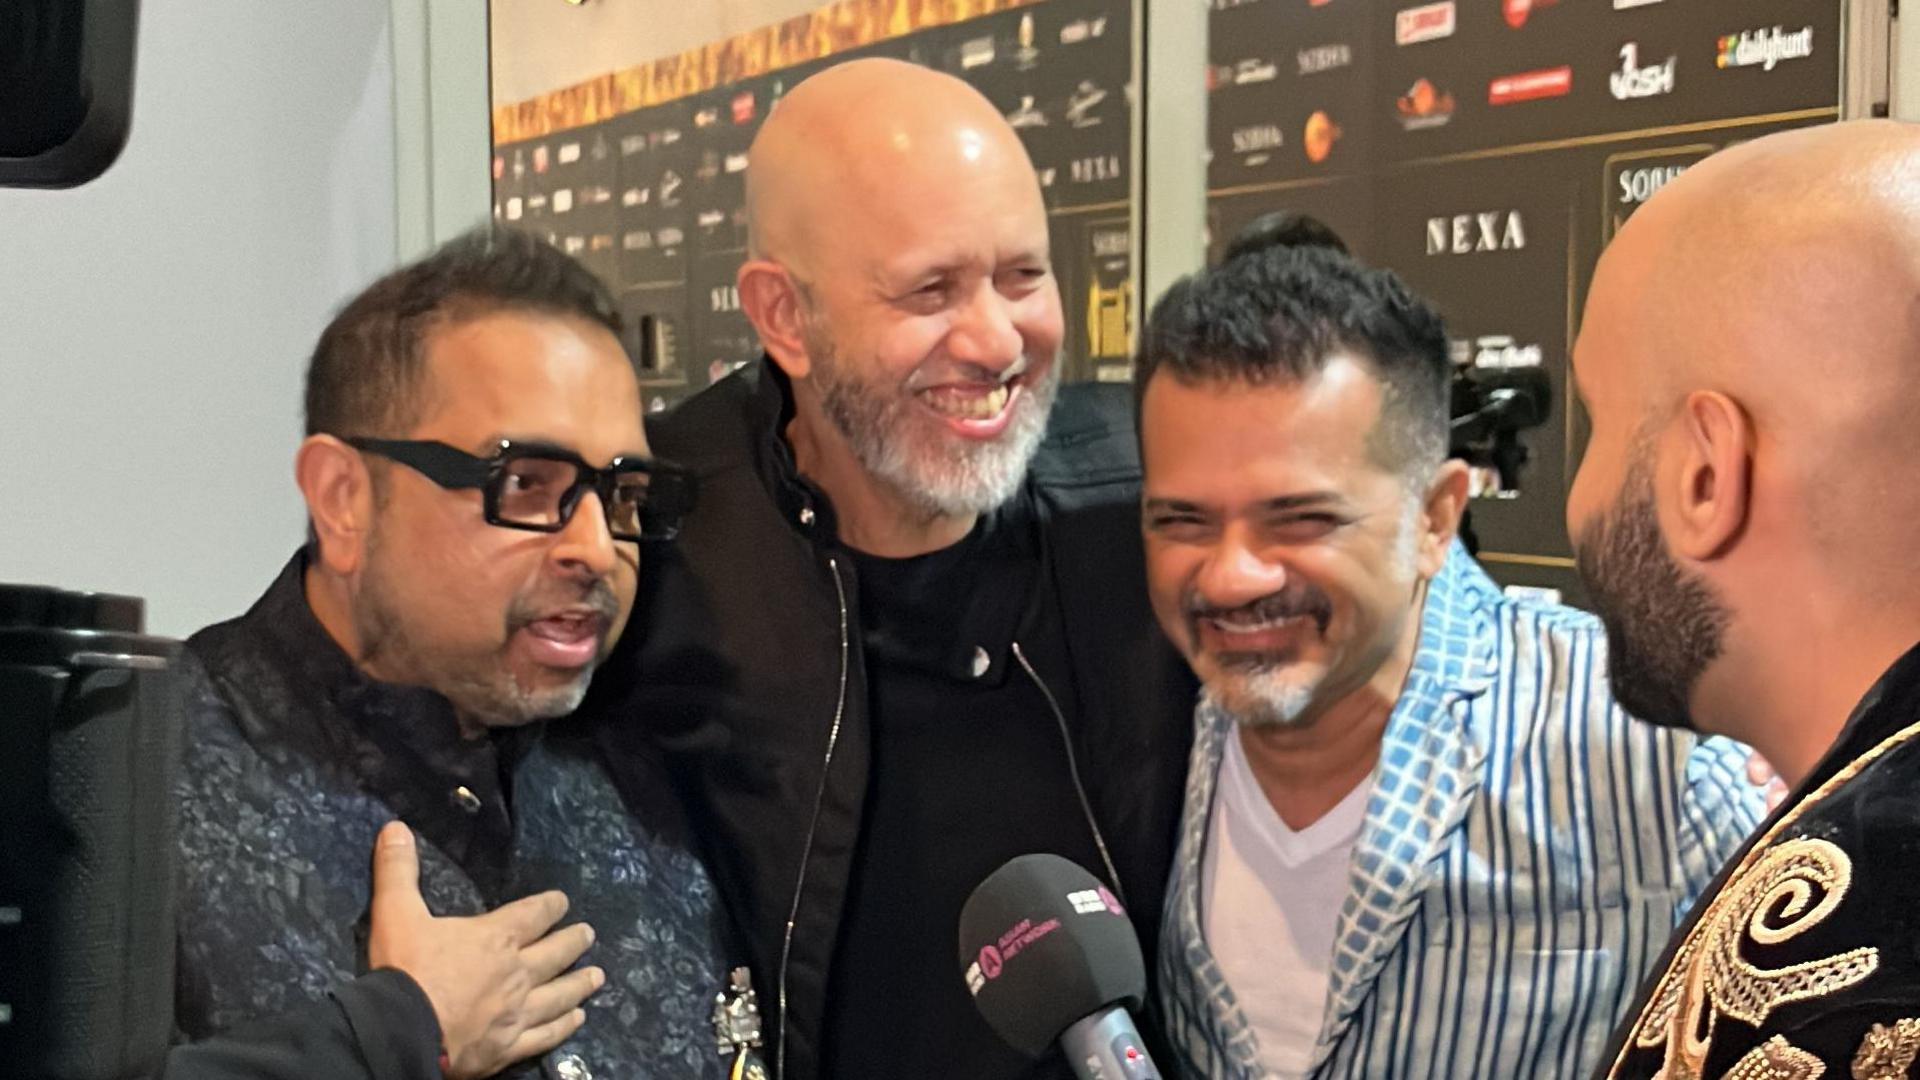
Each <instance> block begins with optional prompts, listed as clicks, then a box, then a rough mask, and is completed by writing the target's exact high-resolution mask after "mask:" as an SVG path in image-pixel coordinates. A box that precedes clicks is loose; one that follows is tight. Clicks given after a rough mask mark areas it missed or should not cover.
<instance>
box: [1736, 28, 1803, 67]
mask: <svg viewBox="0 0 1920 1080" xmlns="http://www.w3.org/2000/svg"><path fill="white" fill-rule="evenodd" d="M1812 55H1813V27H1811V26H1806V27H1802V28H1800V29H1799V30H1796V31H1794V32H1793V33H1788V32H1787V28H1786V27H1784V26H1775V27H1772V28H1771V29H1762V30H1743V31H1741V32H1740V33H1738V34H1727V35H1725V36H1723V37H1722V38H1721V39H1720V54H1719V56H1717V57H1716V58H1715V59H1714V66H1715V67H1722V68H1730V67H1758V68H1759V69H1760V70H1762V71H1772V70H1773V69H1774V66H1775V65H1777V64H1778V63H1780V61H1782V60H1804V59H1806V58H1807V57H1809V56H1812Z"/></svg>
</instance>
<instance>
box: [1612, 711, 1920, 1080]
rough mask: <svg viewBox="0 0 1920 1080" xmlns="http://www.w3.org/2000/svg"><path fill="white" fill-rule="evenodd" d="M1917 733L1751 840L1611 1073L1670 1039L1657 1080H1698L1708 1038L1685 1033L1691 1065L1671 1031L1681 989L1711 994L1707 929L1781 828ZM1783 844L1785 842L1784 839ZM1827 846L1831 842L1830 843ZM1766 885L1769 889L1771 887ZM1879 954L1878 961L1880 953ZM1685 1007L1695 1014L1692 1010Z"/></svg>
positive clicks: (1836, 777)
mask: <svg viewBox="0 0 1920 1080" xmlns="http://www.w3.org/2000/svg"><path fill="white" fill-rule="evenodd" d="M1915 736H1920V724H1911V725H1909V726H1907V727H1905V728H1902V729H1901V730H1899V731H1897V732H1895V733H1894V734H1892V735H1890V736H1888V737H1887V738H1886V739H1884V740H1882V741H1881V742H1880V743H1879V744H1878V745H1876V746H1874V747H1873V748H1872V749H1870V750H1868V751H1866V752H1865V753H1863V754H1861V755H1860V756H1859V757H1856V758H1854V759H1853V760H1852V761H1850V762H1848V763H1847V764H1846V766H1845V767H1843V768H1841V769H1840V770H1839V771H1837V772H1835V773H1834V774H1833V775H1832V776H1830V777H1828V778H1827V779H1826V780H1825V781H1823V782H1822V783H1821V784H1820V786H1819V787H1818V788H1816V789H1815V790H1813V791H1810V792H1808V793H1807V794H1806V796H1805V797H1804V798H1802V799H1801V800H1800V801H1799V802H1797V803H1795V804H1794V805H1793V806H1792V807H1789V808H1788V810H1787V812H1786V813H1784V814H1782V815H1780V817H1779V818H1778V819H1776V820H1775V821H1774V822H1773V824H1772V825H1771V826H1769V827H1768V828H1767V831H1766V834H1765V835H1764V836H1761V837H1759V838H1758V839H1756V840H1754V841H1753V843H1752V844H1751V845H1749V846H1748V848H1747V850H1746V852H1745V853H1744V854H1742V855H1741V857H1740V866H1739V868H1738V869H1736V870H1735V871H1734V872H1733V874H1732V875H1731V876H1730V877H1729V878H1728V880H1727V887H1726V888H1723V889H1721V890H1720V892H1719V893H1718V894H1716V895H1715V896H1713V897H1712V898H1711V900H1710V901H1708V906H1707V909H1706V911H1704V912H1702V913H1701V916H1700V918H1699V919H1698V920H1697V921H1696V922H1695V924H1694V926H1693V928H1692V930H1691V931H1689V933H1688V934H1687V938H1686V940H1685V941H1684V942H1683V943H1682V945H1681V947H1680V948H1679V949H1678V950H1677V951H1676V952H1675V953H1674V957H1673V961H1672V962H1671V963H1670V964H1669V965H1668V966H1667V970H1666V972H1665V973H1664V974H1663V975H1661V977H1660V982H1659V983H1658V984H1656V986H1655V988H1654V992H1653V994H1652V995H1651V997H1650V998H1649V999H1648V1001H1647V1005H1646V1007H1645V1008H1644V1009H1643V1010H1642V1011H1641V1013H1640V1018H1639V1020H1638V1021H1636V1023H1635V1025H1634V1035H1633V1037H1632V1038H1629V1039H1627V1040H1626V1041H1625V1042H1624V1043H1623V1044H1622V1045H1621V1047H1620V1052H1619V1055H1618V1056H1617V1057H1615V1058H1614V1061H1613V1068H1612V1070H1611V1071H1610V1073H1609V1075H1610V1076H1618V1075H1620V1070H1621V1067H1622V1066H1624V1065H1625V1064H1626V1061H1627V1055H1628V1054H1630V1053H1632V1052H1633V1051H1634V1050H1635V1049H1651V1048H1652V1047H1656V1046H1659V1045H1661V1044H1662V1043H1667V1044H1668V1045H1667V1052H1666V1058H1667V1060H1666V1062H1665V1063H1664V1064H1663V1065H1662V1067H1661V1070H1660V1072H1659V1073H1657V1074H1656V1077H1657V1078H1658V1080H1699V1073H1698V1069H1699V1064H1698V1062H1700V1061H1704V1060H1705V1057H1706V1047H1707V1044H1708V1043H1707V1040H1706V1039H1696V1038H1692V1037H1691V1036H1692V1035H1693V1034H1694V1033H1692V1032H1687V1033H1686V1034H1687V1035H1688V1036H1689V1037H1688V1038H1687V1039H1686V1041H1687V1042H1692V1043H1696V1044H1697V1053H1698V1057H1697V1058H1693V1057H1692V1055H1691V1054H1690V1055H1688V1058H1691V1059H1692V1060H1694V1062H1695V1064H1694V1065H1693V1067H1692V1071H1689V1070H1688V1067H1687V1064H1686V1060H1687V1059H1681V1060H1678V1061H1676V1060H1675V1053H1674V1049H1675V1048H1674V1045H1673V1042H1672V1041H1670V1039H1669V1035H1670V1033H1672V1032H1674V1031H1675V1024H1676V1021H1677V1020H1678V1018H1679V1016H1680V1015H1681V1013H1682V1011H1683V1010H1682V997H1683V992H1685V995H1686V996H1687V998H1688V1000H1689V1001H1690V1002H1691V1003H1694V1004H1698V1003H1700V1002H1702V1001H1704V1000H1706V999H1707V994H1706V990H1707V988H1706V986H1705V985H1704V979H1703V976H1704V973H1705V969H1706V966H1707V965H1706V964H1704V963H1702V962H1701V942H1702V940H1703V939H1704V938H1705V937H1706V936H1707V935H1708V934H1710V933H1712V932H1713V931H1714V930H1715V929H1716V928H1717V927H1723V926H1724V924H1725V923H1726V922H1727V921H1728V920H1726V918H1725V916H1724V915H1723V914H1722V912H1723V910H1724V909H1725V908H1726V907H1727V906H1728V901H1729V894H1730V893H1731V892H1733V891H1735V890H1736V889H1737V888H1738V887H1739V886H1740V884H1741V883H1742V882H1744V881H1745V880H1746V879H1747V878H1748V877H1749V876H1750V875H1754V874H1755V872H1756V871H1757V870H1758V868H1759V864H1760V863H1762V862H1764V861H1766V860H1769V859H1770V858H1771V857H1772V853H1773V851H1774V850H1775V849H1772V848H1769V847H1768V845H1769V844H1771V843H1772V842H1773V841H1774V839H1775V838H1776V837H1778V836H1779V835H1780V834H1781V833H1782V832H1783V831H1785V830H1786V829H1788V828H1790V827H1791V826H1793V824H1794V823H1796V822H1797V821H1799V820H1800V818H1801V817H1802V816H1803V815H1805V814H1806V813H1807V812H1808V811H1810V810H1812V809H1813V808H1814V807H1816V806H1818V805H1819V804H1820V803H1821V802H1823V801H1825V799H1826V798H1827V797H1828V796H1829V795H1832V794H1833V793H1834V792H1835V791H1838V790H1839V789H1840V788H1841V787H1844V786H1845V785H1846V784H1847V783H1849V782H1851V781H1852V780H1853V778H1854V777H1856V776H1858V775H1860V773H1861V772H1862V771H1864V770H1865V769H1866V768H1867V767H1868V766H1870V765H1872V764H1873V763H1874V762H1876V761H1878V760H1879V759H1880V758H1882V757H1884V756H1886V755H1887V754H1889V753H1891V752H1893V751H1894V750H1897V749H1899V748H1900V747H1901V746H1903V745H1905V744H1906V743H1907V742H1909V741H1911V740H1912V739H1913V738H1914V737H1915ZM1782 846H1783V847H1784V846H1785V845H1782ZM1828 846H1829V847H1831V846H1832V845H1828ZM1834 850H1836V851H1838V850H1839V849H1838V848H1835V849H1834ZM1841 854H1842V856H1843V858H1844V854H1845V853H1844V852H1842V853H1841ZM1848 880H1849V881H1851V874H1849V875H1848ZM1801 888H1804V886H1801ZM1763 891H1764V892H1768V893H1771V892H1772V891H1773V890H1763ZM1782 914H1783V915H1785V914H1786V913H1784V912H1783V913H1782ZM1823 917H1824V916H1823ZM1733 921H1740V920H1733ZM1805 923H1806V920H1805V918H1804V917H1802V918H1800V919H1799V920H1798V922H1797V923H1796V924H1793V925H1798V926H1799V928H1800V929H1805ZM1779 929H1780V931H1782V932H1784V931H1785V929H1786V928H1784V927H1783V928H1779ZM1793 932H1794V933H1798V932H1799V930H1794V931H1793ZM1872 951H1873V950H1870V949H1869V950H1855V953H1863V952H1872ZM1855 953H1849V954H1847V955H1848V956H1853V955H1855ZM1736 959H1737V953H1736ZM1841 959H1844V958H1843V957H1835V958H1833V960H1834V961H1838V960H1841ZM1875 959H1876V961H1877V954H1876V957H1875ZM1826 962H1828V963H1831V962H1833V961H1826ZM1801 966H1804V965H1801ZM1869 973H1871V969H1869V971H1868V972H1866V973H1862V974H1861V975H1860V976H1859V977H1860V978H1865V977H1866V974H1869ZM1843 985H1846V984H1841V985H1832V986H1828V987H1826V988H1825V989H1823V990H1821V991H1819V993H1832V992H1834V991H1836V990H1839V989H1841V988H1842V986H1843ZM1816 996H1817V995H1816ZM1780 1003H1781V1002H1776V1004H1780ZM1687 1011H1688V1012H1689V1014H1690V1015H1691V1010H1687ZM1707 1019H1709V1020H1710V1019H1711V1017H1707ZM1683 1030H1684V1029H1683ZM1709 1038H1710V1035H1709Z"/></svg>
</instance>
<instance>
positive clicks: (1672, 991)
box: [1634, 838, 1880, 1080]
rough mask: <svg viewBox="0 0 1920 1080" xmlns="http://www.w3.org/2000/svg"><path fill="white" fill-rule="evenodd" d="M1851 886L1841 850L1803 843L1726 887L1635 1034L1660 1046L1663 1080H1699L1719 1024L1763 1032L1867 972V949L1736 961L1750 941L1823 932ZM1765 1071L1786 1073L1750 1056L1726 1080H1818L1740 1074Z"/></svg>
mask: <svg viewBox="0 0 1920 1080" xmlns="http://www.w3.org/2000/svg"><path fill="white" fill-rule="evenodd" d="M1852 883H1853V862H1852V860H1851V859H1850V858H1848V856H1847V853H1846V852H1845V851H1843V850H1842V849H1841V848H1840V847H1839V846H1838V845H1836V844H1834V843H1832V842H1831V841H1827V840H1815V839H1805V838H1802V839H1796V840H1788V841H1786V842H1784V843H1781V844H1780V845H1778V846H1776V847H1774V848H1771V849H1769V850H1768V851H1766V852H1765V853H1764V854H1763V855H1761V856H1760V858H1759V859H1758V860H1757V861H1755V862H1753V863H1751V864H1750V865H1749V866H1748V867H1747V868H1746V869H1744V870H1743V871H1742V872H1741V873H1740V874H1739V875H1737V876H1736V877H1735V878H1733V879H1732V880H1730V881H1728V882H1727V884H1726V886H1725V887H1724V888H1722V889H1721V890H1720V894H1719V895H1718V896H1716V897H1715V898H1714V899H1713V902H1712V906H1711V907H1709V908H1708V909H1707V912H1706V914H1705V915H1704V916H1702V918H1701V919H1700V921H1699V923H1698V924H1696V925H1695V926H1694V928H1693V933H1692V934H1691V935H1689V937H1688V939H1687V941H1686V943H1685V944H1684V945H1683V946H1682V947H1681V951H1680V953H1679V954H1678V955H1676V956H1675V957H1674V962H1673V965H1672V966H1671V967H1669V968H1668V970H1667V974H1666V975H1665V976H1664V977H1663V978H1662V979H1661V982H1660V985H1659V987H1658V988H1657V990H1656V991H1655V994H1654V997H1653V999H1652V1001H1650V1002H1649V1004H1648V1007H1647V1010H1646V1012H1644V1013H1643V1014H1642V1015H1641V1019H1640V1024H1639V1026H1638V1027H1637V1029H1636V1031H1635V1036H1634V1042H1635V1043H1636V1044H1637V1045H1639V1046H1641V1047H1643V1048H1649V1049H1650V1048H1652V1047H1656V1046H1659V1045H1661V1044H1662V1043H1665V1044H1666V1052H1665V1055H1664V1061H1663V1064H1662V1067H1661V1072H1660V1075H1661V1077H1663V1080H1699V1078H1700V1077H1701V1075H1702V1072H1701V1070H1702V1069H1703V1068H1704V1067H1705V1064H1706V1060H1707V1053H1708V1051H1709V1050H1710V1049H1711V1047H1712V1045H1713V1034H1714V1028H1715V1026H1716V1025H1717V1024H1718V1022H1719V1019H1720V1017H1722V1016H1725V1017H1728V1018H1731V1019H1734V1020H1739V1021H1741V1022H1743V1023H1746V1024H1749V1025H1752V1026H1753V1027H1761V1026H1763V1025H1764V1023H1765V1022H1766V1019H1767V1016H1768V1014H1770V1013H1771V1012H1773V1010H1774V1009H1776V1008H1779V1007H1780V1006H1782V1005H1785V1004H1788V1003H1790V1002H1795V1001H1806V1000H1808V999H1811V998H1818V997H1825V996H1826V995H1828V994H1832V993H1835V992H1837V991H1839V990H1843V989H1845V988H1847V987H1849V986H1852V985H1854V984H1855V983H1857V982H1859V981H1860V980H1862V979H1864V978H1866V977H1867V976H1869V975H1871V974H1873V972H1874V971H1875V970H1876V969H1877V968H1878V967H1879V966H1880V952H1879V950H1878V949H1876V948H1873V947H1872V946H1866V947H1862V948H1858V949H1852V950H1849V951H1847V952H1844V953H1841V954H1839V955H1837V956H1832V957H1828V958H1826V959H1823V960H1810V961H1807V962H1805V963H1800V964H1790V965H1788V966H1786V967H1782V968H1761V967H1758V966H1756V965H1754V964H1753V963H1751V962H1749V961H1748V960H1747V959H1746V958H1745V957H1744V956H1742V955H1741V946H1742V945H1743V944H1744V943H1745V942H1746V941H1748V940H1751V941H1752V942H1754V943H1755V944H1758V945H1777V944H1779V943H1781V942H1784V941H1788V940H1791V939H1792V938H1794V937H1797V936H1799V935H1800V934H1803V933H1805V932H1806V931H1807V930H1809V929H1811V928H1813V927H1814V926H1817V925H1819V924H1820V923H1821V922H1822V921H1824V920H1825V919H1826V918H1827V917H1828V916H1829V915H1831V914H1833V911H1834V909H1835V908H1837V907H1839V906H1840V903H1841V901H1843V900H1844V899H1846V895H1847V891H1848V889H1849V888H1850V887H1851V885H1852ZM1776 1043H1777V1045H1776ZM1760 1050H1768V1051H1769V1053H1770V1054H1771V1053H1774V1052H1781V1053H1784V1051H1785V1050H1793V1048H1792V1047H1791V1046H1789V1045H1788V1044H1787V1043H1786V1042H1785V1041H1784V1040H1770V1041H1769V1042H1768V1043H1767V1044H1766V1045H1765V1046H1763V1047H1760V1048H1757V1049H1756V1051H1755V1053H1756V1054H1757V1053H1759V1051H1760ZM1793 1052H1794V1053H1795V1054H1801V1053H1802V1052H1801V1051H1798V1050H1793ZM1803 1056H1804V1055H1803ZM1815 1064H1816V1065H1817V1064H1818V1061H1817V1059H1816V1060H1815ZM1767 1067H1786V1065H1785V1064H1783V1063H1782V1061H1780V1060H1776V1059H1775V1058H1773V1057H1768V1058H1766V1059H1765V1060H1762V1059H1758V1058H1756V1057H1755V1056H1754V1054H1749V1055H1748V1056H1747V1057H1745V1058H1743V1059H1742V1060H1741V1062H1740V1064H1739V1065H1737V1066H1736V1067H1735V1068H1734V1070H1733V1072H1731V1073H1729V1074H1728V1076H1729V1077H1730V1078H1735V1080H1747V1078H1749V1077H1762V1076H1774V1075H1779V1076H1792V1077H1802V1076H1805V1077H1812V1076H1815V1075H1818V1074H1817V1073H1807V1074H1801V1073H1779V1072H1766V1071H1759V1072H1753V1071H1744V1072H1743V1071H1742V1070H1743V1069H1749V1068H1751V1069H1764V1068H1767Z"/></svg>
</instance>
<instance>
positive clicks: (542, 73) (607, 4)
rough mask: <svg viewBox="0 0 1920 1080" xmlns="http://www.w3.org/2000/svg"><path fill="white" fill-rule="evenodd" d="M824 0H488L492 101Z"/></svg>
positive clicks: (517, 97)
mask: <svg viewBox="0 0 1920 1080" xmlns="http://www.w3.org/2000/svg"><path fill="white" fill-rule="evenodd" d="M826 3H827V0H587V2H586V3H583V4H579V5H574V4H567V3H562V2H561V0H491V5H490V6H491V9H492V22H493V30H492V33H493V102H494V104H495V105H511V104H514V103H515V102H520V101H526V100H527V99H529V98H535V97H539V96H540V95H541V94H545V93H548V92H550V91H554V90H559V89H562V88H564V87H568V86H572V85H574V84H576V83H581V82H585V81H587V80H588V79H592V78H595V77H597V76H600V75H605V74H607V73H608V72H612V71H618V70H620V69H621V68H627V67H632V66H634V65H635V64H640V63H644V62H646V61H648V60H653V59H655V58H658V57H662V56H672V55H673V54H675V53H679V52H684V51H685V50H687V49H692V48H697V47H699V46H701V45H705V44H707V43H708V42H711V41H719V40H721V39H723V38H729V37H732V36H734V35H735V34H743V33H746V32H747V31H749V30H757V29H759V28H760V27H762V26H771V25H772V24H774V23H777V22H781V21H784V20H786V19H791V18H793V17H794V16H795V15H804V14H806V13H807V12H809V11H812V10H813V9H815V8H818V7H823V6H825V5H826Z"/></svg>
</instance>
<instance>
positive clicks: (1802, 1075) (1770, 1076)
mask: <svg viewBox="0 0 1920 1080" xmlns="http://www.w3.org/2000/svg"><path fill="white" fill-rule="evenodd" d="M1826 1071H1827V1067H1826V1065H1825V1064H1823V1063H1822V1062H1821V1060H1820V1059H1819V1058H1817V1057H1815V1056H1814V1055H1812V1054H1809V1053H1807V1052H1806V1051H1805V1050H1802V1049H1800V1048H1799V1047H1797V1046H1795V1045H1793V1044H1792V1043H1790V1042H1788V1041H1787V1040H1786V1039H1785V1038H1784V1037H1782V1036H1779V1035H1775V1036H1774V1037H1773V1038H1771V1039H1768V1040H1767V1041H1766V1042H1764V1043H1761V1044H1760V1045H1759V1046H1756V1047H1754V1048H1753V1049H1751V1050H1749V1051H1747V1056H1746V1057H1743V1058H1741V1059H1740V1060H1739V1061H1738V1062H1736V1063H1735V1064H1734V1066H1733V1068H1731V1069H1728V1070H1727V1075H1726V1076H1724V1077H1722V1078H1721V1080H1819V1077H1820V1074H1821V1073H1824V1072H1826Z"/></svg>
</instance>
